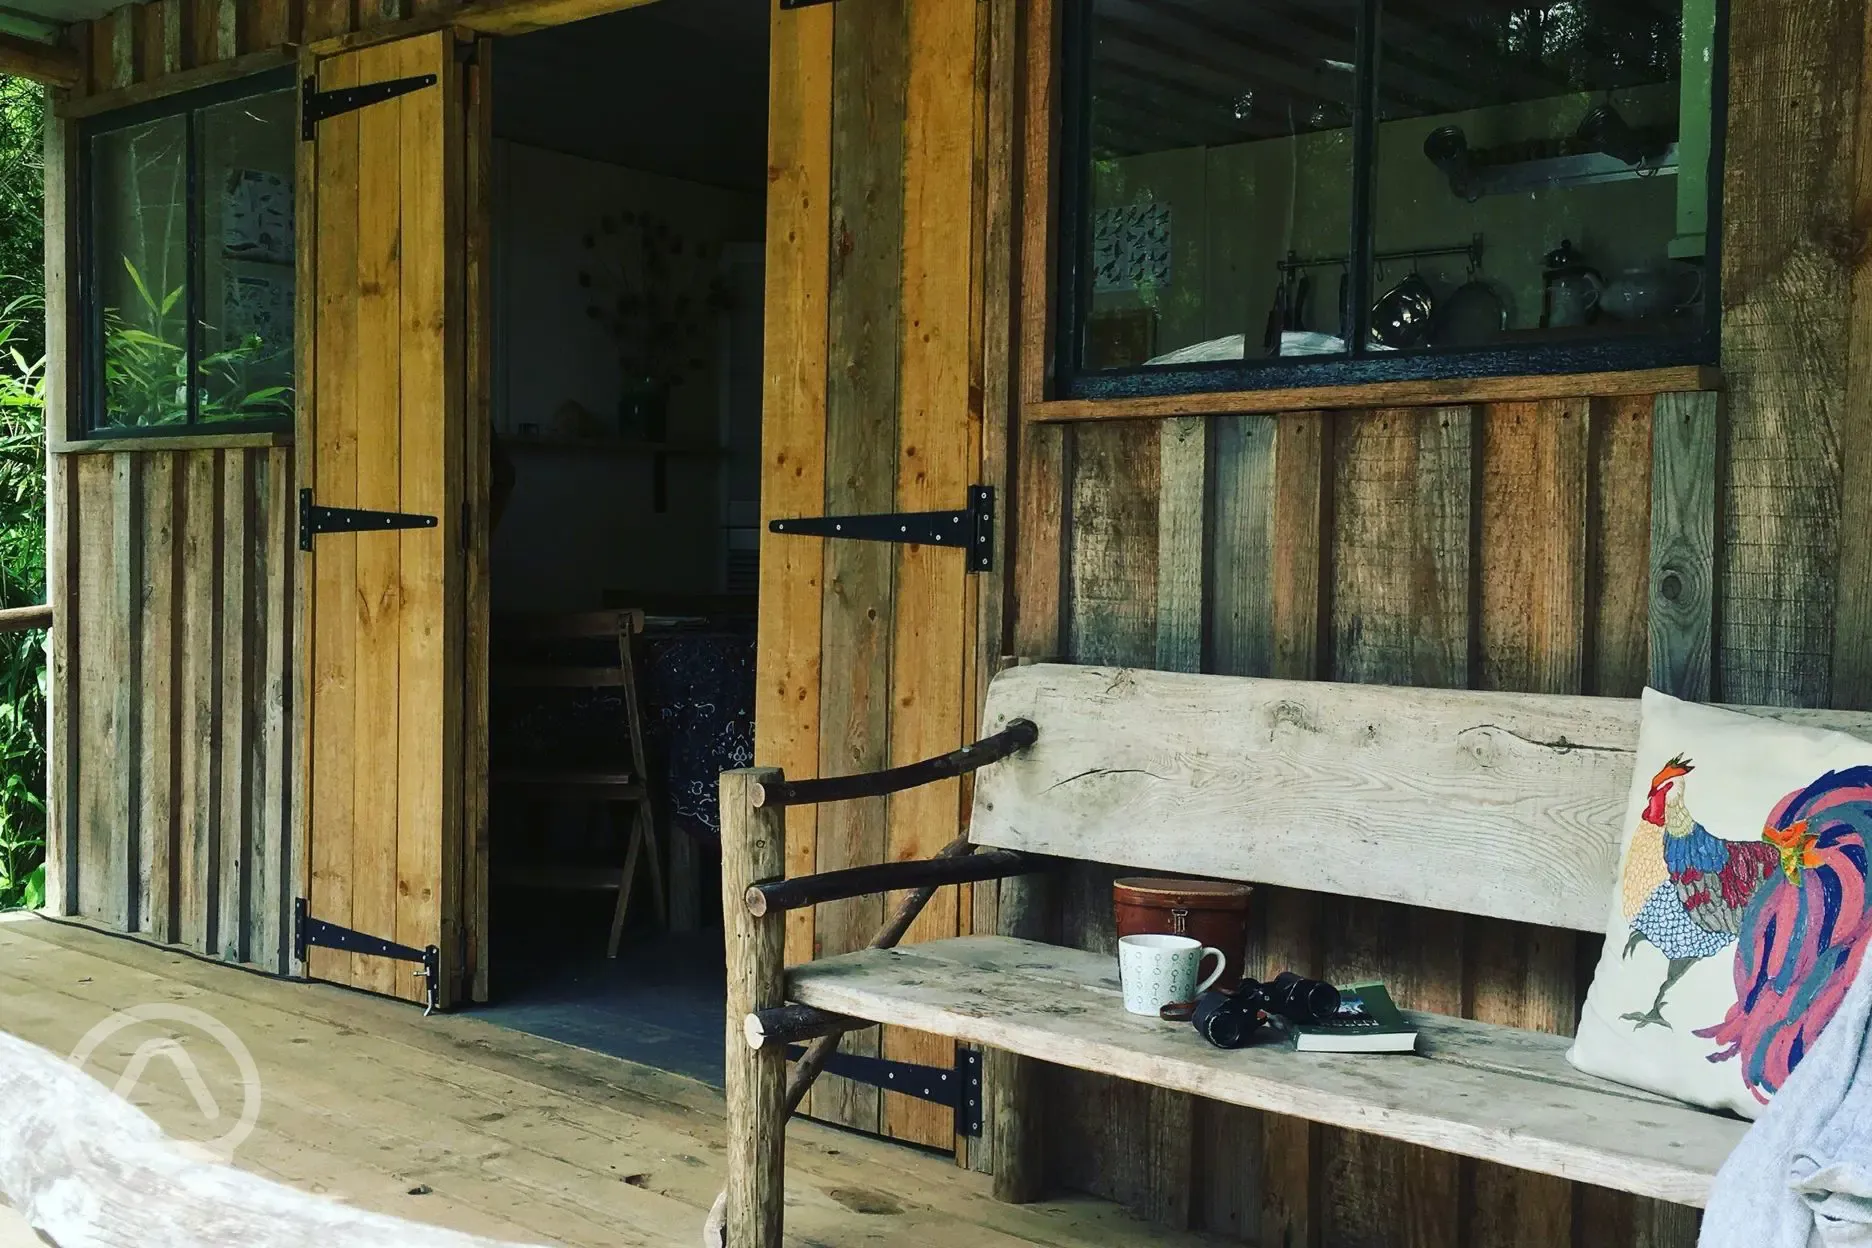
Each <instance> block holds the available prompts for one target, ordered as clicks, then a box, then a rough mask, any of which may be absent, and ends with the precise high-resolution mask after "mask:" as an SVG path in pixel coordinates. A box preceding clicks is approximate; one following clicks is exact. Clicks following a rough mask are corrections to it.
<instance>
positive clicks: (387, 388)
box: [298, 32, 468, 1004]
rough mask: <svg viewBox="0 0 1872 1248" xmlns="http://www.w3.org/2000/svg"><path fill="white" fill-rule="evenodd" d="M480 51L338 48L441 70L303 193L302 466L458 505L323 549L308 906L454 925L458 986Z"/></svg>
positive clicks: (360, 133) (442, 44)
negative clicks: (468, 373) (470, 186)
mask: <svg viewBox="0 0 1872 1248" xmlns="http://www.w3.org/2000/svg"><path fill="white" fill-rule="evenodd" d="M462 72H463V71H462V70H461V68H460V67H459V66H458V64H457V60H456V56H455V47H454V41H453V38H452V36H450V35H449V34H447V33H446V32H444V33H438V34H430V35H422V36H418V37H415V38H409V39H403V40H399V41H397V42H394V43H385V44H381V45H377V46H373V47H366V48H362V49H359V50H357V51H352V52H346V53H343V54H341V55H338V56H333V57H329V58H327V59H324V60H321V61H319V62H318V64H317V67H316V71H315V73H316V79H317V82H316V86H317V89H318V90H319V91H321V92H325V91H336V90H342V89H346V88H355V87H362V86H368V85H370V84H376V83H382V82H387V81H394V80H399V79H410V78H418V77H422V76H426V75H433V76H434V78H435V80H436V81H435V83H434V84H433V85H430V86H427V87H424V88H422V89H418V90H412V91H409V92H408V93H406V94H402V95H398V96H396V97H395V98H392V99H388V100H380V101H377V102H374V103H370V104H367V105H364V106H362V107H358V108H355V109H353V110H351V111H346V112H342V113H340V114H338V115H335V116H331V117H328V118H326V119H324V120H321V121H318V122H317V123H316V125H315V127H314V132H313V133H314V137H313V138H312V140H311V141H309V142H308V143H307V144H306V153H305V155H304V157H303V159H302V163H301V174H300V195H299V205H300V207H299V229H300V231H301V234H302V237H303V238H305V239H307V240H308V241H306V242H303V243H302V244H301V259H300V265H301V274H302V284H303V288H305V294H309V296H310V297H309V299H306V298H305V297H304V295H302V308H303V309H304V310H303V311H302V314H301V316H302V324H304V325H306V327H307V329H308V332H309V335H310V338H311V343H310V347H309V350H307V351H306V352H305V354H304V355H303V356H302V360H303V361H304V362H305V363H304V365H302V371H306V366H308V365H309V373H310V385H309V386H308V387H307V390H308V392H309V393H308V394H307V395H306V396H305V397H304V398H303V399H302V410H301V416H300V425H301V427H300V430H299V437H298V454H299V482H298V484H299V485H300V486H301V487H309V488H310V489H311V491H312V501H313V502H314V503H316V504H318V505H319V506H322V507H334V508H351V509H363V510H371V511H382V512H401V513H411V514H416V515H424V516H433V517H435V520H436V524H435V527H432V528H412V529H404V530H397V531H379V532H370V531H363V532H324V533H317V534H315V535H314V536H313V537H312V539H311V551H310V553H309V554H306V555H304V556H302V557H303V558H305V559H307V560H308V561H309V562H308V564H307V566H306V568H305V573H306V575H305V581H304V583H305V585H306V586H307V592H306V619H305V633H304V637H305V647H306V654H305V655H304V658H303V661H304V664H305V669H304V670H305V676H306V686H305V715H306V721H307V749H306V783H305V791H304V799H305V823H304V829H303V831H304V844H303V849H302V852H303V853H304V855H305V860H304V864H303V869H304V872H305V881H306V909H307V912H308V913H309V915H310V916H311V917H312V918H314V919H318V920H323V921H324V922H327V923H332V924H337V925H339V926H341V927H344V928H348V929H352V930H354V931H356V932H359V933H362V934H363V935H366V936H371V937H377V938H381V939H384V940H389V941H393V942H396V943H398V944H401V945H405V946H410V947H413V948H416V949H421V948H423V947H424V946H429V945H434V946H437V947H438V949H439V950H440V953H441V961H442V975H441V986H442V993H443V997H444V1002H443V1003H444V1004H446V1003H447V998H448V997H449V996H450V995H452V994H451V992H450V989H451V982H450V981H451V978H452V976H454V975H456V974H458V973H459V970H460V946H459V944H458V941H457V933H458V931H459V929H460V925H461V922H462V913H461V907H462V902H461V876H462V862H461V859H462V854H461V846H462V835H461V821H462V803H463V783H462V773H463V767H462V759H461V754H460V751H461V748H462V736H463V705H464V685H465V682H464V681H463V679H462V670H463V663H462V647H463V644H464V639H465V638H464V634H465V628H464V619H465V615H464V601H463V598H464V582H465V575H466V566H467V565H466V559H465V556H464V555H463V550H462V548H463V534H462V504H463V502H464V479H465V464H466V462H467V457H468V447H467V442H466V438H467V430H466V425H467V421H466V419H465V402H464V368H463V349H462V343H463V330H464V318H463V312H464V291H463V286H464V281H463V260H462V257H463V254H464V252H465V246H464V241H463V216H464V214H463V193H464V189H463V167H464V164H465V155H464V153H465V147H464V143H465V140H464V132H465V130H466V124H465V123H466V110H465V106H464V93H463V91H462V84H461V77H460V75H461V73H462ZM308 278H309V280H308ZM302 540H303V539H302ZM305 971H306V973H307V974H308V975H310V976H311V977H312V978H314V979H320V980H329V981H332V982H336V983H341V984H347V985H351V986H353V987H357V988H364V989H368V990H370V991H373V992H379V993H384V994H388V995H393V996H398V997H403V998H406V999H410V1000H421V999H422V997H423V993H424V983H423V980H422V979H421V978H420V977H419V974H418V968H417V967H416V966H415V965H413V964H411V963H409V962H403V961H397V960H394V959H391V958H386V957H378V956H370V955H367V954H364V953H354V952H345V951H341V950H334V949H330V948H320V947H316V946H315V947H312V948H309V949H308V950H307V961H306V966H305Z"/></svg>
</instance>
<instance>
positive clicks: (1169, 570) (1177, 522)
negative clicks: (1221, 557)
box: [1156, 416, 1209, 672]
mask: <svg viewBox="0 0 1872 1248" xmlns="http://www.w3.org/2000/svg"><path fill="white" fill-rule="evenodd" d="M1157 458H1158V465H1157V473H1158V480H1159V482H1160V487H1159V489H1158V493H1157V664H1156V665H1157V666H1158V667H1159V668H1162V669H1163V670H1164V671H1169V672H1194V671H1200V670H1201V669H1202V660H1203V584H1204V581H1205V579H1206V577H1205V573H1206V571H1207V560H1206V559H1205V557H1204V555H1205V549H1206V542H1207V537H1208V534H1207V533H1206V532H1205V531H1204V530H1205V529H1206V527H1207V526H1206V525H1205V523H1204V511H1203V499H1204V498H1205V496H1206V495H1207V493H1208V484H1209V421H1208V420H1207V419H1206V418H1204V417H1201V416H1179V417H1176V418H1174V419H1171V420H1166V421H1164V422H1163V424H1162V425H1161V426H1160V427H1159V430H1158V439H1157Z"/></svg>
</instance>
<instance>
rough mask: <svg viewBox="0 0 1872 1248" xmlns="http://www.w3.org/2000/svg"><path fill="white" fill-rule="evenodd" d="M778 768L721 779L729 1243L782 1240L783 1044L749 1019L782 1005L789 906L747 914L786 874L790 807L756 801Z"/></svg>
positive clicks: (767, 1246) (759, 1247) (747, 1245)
mask: <svg viewBox="0 0 1872 1248" xmlns="http://www.w3.org/2000/svg"><path fill="white" fill-rule="evenodd" d="M784 779H785V777H784V776H783V775H782V774H781V773H780V771H779V770H778V769H776V768H771V767H768V768H749V769H746V770H742V771H725V772H723V773H722V777H721V824H722V838H721V844H722V914H723V916H724V918H725V919H726V923H727V929H728V1027H727V1040H726V1057H727V1071H726V1074H727V1079H726V1083H727V1090H728V1193H727V1196H728V1204H727V1242H728V1243H729V1244H730V1245H732V1246H733V1248H780V1224H781V1217H782V1212H783V1204H782V1200H783V1187H782V1184H783V1180H784V1175H785V1168H786V1119H787V1108H786V1051H785V1049H784V1048H778V1047H776V1048H769V1049H762V1050H758V1051H757V1050H755V1049H751V1048H749V1047H748V1045H747V1041H746V1039H745V1038H744V1037H743V1035H742V1024H743V1020H745V1019H746V1018H747V1016H748V1015H749V1014H751V1013H753V1012H754V1011H756V1010H766V1009H772V1008H773V1007H775V1006H777V1005H780V1004H782V1003H783V997H784V994H785V973H786V961H785V948H784V946H785V938H786V915H785V912H783V911H782V912H776V913H774V914H772V915H769V916H766V917H764V918H756V917H755V916H753V915H752V914H749V913H748V908H747V903H746V902H745V901H744V900H743V897H744V896H745V894H746V893H747V890H748V886H749V885H752V884H758V883H762V882H764V881H767V880H774V879H778V878H780V877H781V876H783V875H784V874H785V873H786V812H785V811H784V810H783V809H781V808H779V807H767V808H763V807H758V806H756V805H755V804H754V795H755V793H756V792H757V791H758V786H760V785H763V784H779V783H780V782H781V781H782V780H784Z"/></svg>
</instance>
